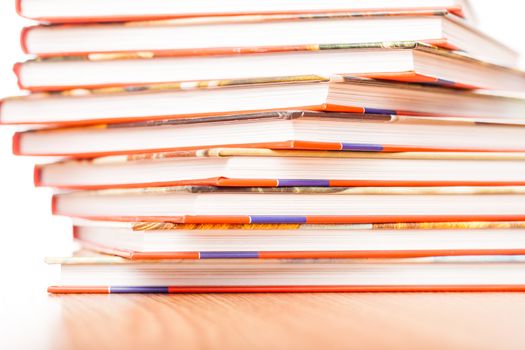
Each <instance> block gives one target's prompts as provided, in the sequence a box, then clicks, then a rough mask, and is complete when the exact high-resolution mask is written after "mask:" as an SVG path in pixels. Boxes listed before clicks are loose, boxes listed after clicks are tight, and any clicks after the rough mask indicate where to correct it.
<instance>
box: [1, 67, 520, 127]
mask: <svg viewBox="0 0 525 350" xmlns="http://www.w3.org/2000/svg"><path fill="white" fill-rule="evenodd" d="M279 109H296V110H297V109H298V110H314V111H334V112H336V111H339V112H353V113H372V114H374V113H375V114H405V115H415V116H448V117H459V118H489V119H490V118H492V119H500V120H502V122H505V121H506V120H510V121H512V120H515V121H517V122H519V123H522V122H523V118H522V116H523V113H524V112H525V99H523V98H518V97H513V96H512V97H509V96H505V95H497V94H488V93H477V92H471V91H466V90H465V91H463V90H460V91H458V90H457V89H452V88H444V87H436V86H424V85H418V84H409V83H399V82H386V81H376V80H372V79H366V78H355V77H349V76H345V77H339V76H337V77H334V78H333V79H331V81H328V80H326V79H323V78H321V77H318V76H292V77H277V78H261V79H249V80H225V81H207V82H200V83H194V84H191V83H190V84H187V83H174V84H155V85H149V86H143V87H132V88H126V87H121V88H107V89H94V90H89V91H80V92H78V91H75V90H72V91H70V92H62V93H54V94H44V93H42V94H33V95H30V96H23V97H15V98H7V99H5V100H3V103H2V105H1V109H0V122H2V123H4V124H43V123H46V124H59V125H60V124H61V125H68V124H77V125H78V124H89V123H97V122H98V123H103V122H112V123H115V122H119V121H133V120H161V119H166V118H182V117H198V116H211V115H214V116H217V115H221V114H223V115H224V114H235V113H247V112H256V111H268V110H279Z"/></svg>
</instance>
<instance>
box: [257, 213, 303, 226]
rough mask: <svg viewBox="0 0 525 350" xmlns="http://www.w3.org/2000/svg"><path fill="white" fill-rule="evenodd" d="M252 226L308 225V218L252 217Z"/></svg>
mask: <svg viewBox="0 0 525 350" xmlns="http://www.w3.org/2000/svg"><path fill="white" fill-rule="evenodd" d="M250 223H251V224H306V216H292V215H250Z"/></svg>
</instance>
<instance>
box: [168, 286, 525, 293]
mask: <svg viewBox="0 0 525 350" xmlns="http://www.w3.org/2000/svg"><path fill="white" fill-rule="evenodd" d="M523 291H525V285H507V284H505V285H427V286H424V285H423V286H422V285H397V286H395V285H377V286H373V285H372V286H370V285H364V286H355V285H354V286H233V287H220V286H217V287H213V286H210V287H195V286H193V287H178V286H177V287H175V286H174V287H168V293H329V292H523Z"/></svg>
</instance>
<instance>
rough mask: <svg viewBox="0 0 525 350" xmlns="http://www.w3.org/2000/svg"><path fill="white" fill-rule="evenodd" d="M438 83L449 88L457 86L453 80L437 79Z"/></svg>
mask: <svg viewBox="0 0 525 350" xmlns="http://www.w3.org/2000/svg"><path fill="white" fill-rule="evenodd" d="M436 82H437V83H438V84H440V85H448V86H454V85H456V82H454V81H452V80H446V79H437V80H436Z"/></svg>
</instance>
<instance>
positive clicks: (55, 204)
mask: <svg viewBox="0 0 525 350" xmlns="http://www.w3.org/2000/svg"><path fill="white" fill-rule="evenodd" d="M51 214H53V215H59V214H58V195H56V194H54V195H53V196H52V197H51Z"/></svg>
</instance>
